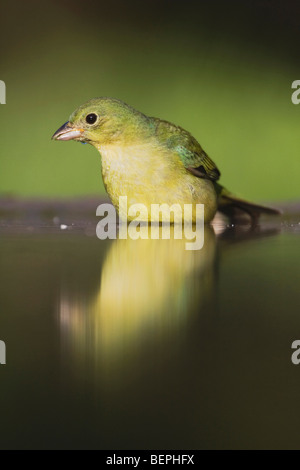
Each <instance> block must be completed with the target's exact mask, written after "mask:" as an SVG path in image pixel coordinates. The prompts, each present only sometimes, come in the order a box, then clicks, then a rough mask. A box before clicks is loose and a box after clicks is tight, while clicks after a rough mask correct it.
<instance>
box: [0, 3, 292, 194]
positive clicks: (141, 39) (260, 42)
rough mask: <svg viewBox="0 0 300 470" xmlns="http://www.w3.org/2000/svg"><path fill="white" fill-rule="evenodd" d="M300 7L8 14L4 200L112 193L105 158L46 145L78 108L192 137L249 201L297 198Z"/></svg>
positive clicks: (71, 146)
mask: <svg viewBox="0 0 300 470" xmlns="http://www.w3.org/2000/svg"><path fill="white" fill-rule="evenodd" d="M299 17H300V3H299V2H297V1H291V0H285V1H283V0H282V1H276V0H275V1H267V0H259V1H258V0H257V1H244V2H240V1H232V0H229V1H226V2H225V1H223V0H222V1H220V0H218V1H216V0H211V1H197V2H194V1H189V0H185V1H167V0H160V1H158V0H151V1H150V0H144V1H120V0H119V1H117V0H114V1H110V2H103V1H101V0H99V1H95V0H90V1H88V2H82V1H80V2H79V1H77V0H72V1H70V0H62V1H55V0H45V1H43V2H38V1H33V0H28V1H27V2H23V1H20V0H19V1H14V2H8V1H6V2H2V3H1V6H0V39H1V58H0V59H1V63H0V79H1V80H4V81H5V83H6V86H7V104H6V105H1V106H0V124H1V143H0V165H1V169H0V196H1V195H19V196H46V197H70V196H75V195H76V196H79V195H95V194H99V195H100V194H102V193H104V188H103V184H102V179H101V162H100V157H99V154H98V153H97V151H96V150H95V149H94V148H92V147H90V146H88V145H86V146H83V145H80V144H78V143H75V142H71V143H70V142H69V143H63V142H62V143H60V142H53V141H51V140H50V138H51V135H52V134H53V132H54V131H55V130H56V129H57V128H58V127H59V126H60V125H62V124H63V123H64V122H65V121H67V119H68V117H69V115H70V114H71V112H72V111H73V110H74V109H75V108H76V107H77V106H78V105H80V104H82V102H84V101H86V100H88V99H90V98H92V97H95V96H111V97H116V98H119V99H122V100H124V101H126V102H128V103H129V104H131V105H132V106H134V107H135V108H137V109H139V110H140V111H142V112H144V113H146V114H148V115H154V116H158V117H161V118H164V119H167V120H170V121H172V122H175V123H176V124H179V125H181V126H182V127H184V128H186V129H188V130H189V131H190V132H191V133H192V134H194V136H195V137H196V138H197V139H198V140H199V141H200V143H201V144H202V146H203V147H204V148H205V150H206V151H207V152H208V153H209V155H210V156H211V157H212V158H213V159H214V160H215V161H216V163H217V164H218V166H219V168H220V170H221V172H222V180H221V181H222V183H223V184H224V185H226V186H227V187H228V188H230V189H231V190H232V191H233V192H236V193H237V194H240V195H243V196H245V197H247V198H252V199H253V200H257V201H259V200H273V201H278V200H292V199H296V198H298V196H299V189H298V184H299V183H298V174H299V170H300V159H299V150H300V132H299V121H300V119H299V118H300V106H299V107H298V106H295V105H293V104H292V102H291V94H292V90H291V83H292V82H293V81H294V80H296V79H300V70H299V54H298V49H299Z"/></svg>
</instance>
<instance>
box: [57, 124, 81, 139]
mask: <svg viewBox="0 0 300 470" xmlns="http://www.w3.org/2000/svg"><path fill="white" fill-rule="evenodd" d="M83 132H84V129H78V128H77V127H73V126H72V125H71V124H70V123H69V121H68V122H66V123H65V124H64V125H63V126H61V127H60V128H59V129H58V130H57V131H56V132H55V134H53V136H52V139H53V140H72V139H78V138H79V137H81V136H82V134H83Z"/></svg>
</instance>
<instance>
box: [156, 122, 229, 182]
mask: <svg viewBox="0 0 300 470" xmlns="http://www.w3.org/2000/svg"><path fill="white" fill-rule="evenodd" d="M151 120H152V124H153V125H154V127H155V134H156V137H157V139H158V141H159V142H160V143H162V144H163V145H165V146H166V147H168V148H169V149H171V150H173V151H175V152H176V153H177V154H178V156H179V157H180V159H181V161H182V163H183V164H184V166H185V168H186V169H187V170H188V171H190V172H191V173H192V174H193V175H195V176H198V177H199V178H206V179H210V180H212V181H217V180H218V179H219V178H220V176H221V173H220V171H219V170H218V168H217V166H216V164H215V163H214V162H213V161H212V160H211V158H210V157H209V156H208V155H207V153H206V152H205V151H204V150H203V149H202V147H201V145H200V144H199V143H198V142H197V140H196V139H195V138H194V137H193V136H192V135H191V134H190V133H189V132H188V131H186V130H184V129H182V128H181V127H179V126H175V124H171V123H170V122H168V121H163V120H161V119H157V118H151Z"/></svg>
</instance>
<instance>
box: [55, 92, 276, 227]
mask: <svg viewBox="0 0 300 470" xmlns="http://www.w3.org/2000/svg"><path fill="white" fill-rule="evenodd" d="M52 139H53V140H56V141H68V140H74V141H79V142H82V143H88V144H91V145H93V146H94V147H95V148H96V149H97V150H98V151H99V153H100V155H101V167H102V178H103V183H104V186H105V189H106V191H107V193H108V196H109V197H110V199H111V201H112V203H113V205H114V206H115V207H116V210H117V211H118V213H119V216H120V217H122V218H125V219H127V220H133V218H134V216H133V215H130V213H129V211H128V212H127V209H126V213H123V211H124V208H123V206H122V207H121V205H120V197H122V196H123V197H124V196H126V197H127V200H128V205H133V204H143V205H144V206H145V207H146V208H147V211H146V215H145V219H146V220H145V222H148V223H149V222H152V221H155V222H164V221H165V220H166V219H167V217H169V221H171V222H174V220H177V219H176V210H184V207H185V205H186V204H192V205H193V207H194V206H195V205H197V204H203V205H204V222H205V223H209V222H211V221H212V220H213V218H214V216H215V214H216V212H217V211H220V212H222V213H224V214H225V215H227V216H229V217H230V218H231V219H232V218H234V217H236V214H238V213H240V212H244V213H246V214H248V215H249V216H250V220H251V223H252V224H256V223H257V220H258V218H259V216H260V215H261V214H263V213H266V214H271V215H274V214H278V213H279V211H277V210H276V209H273V208H269V207H265V206H262V205H258V204H255V203H252V202H248V201H246V200H243V199H240V198H239V197H236V196H235V195H234V194H232V193H231V192H230V191H228V190H227V189H226V188H225V187H223V186H222V185H220V184H219V182H218V181H219V179H220V176H221V173H220V171H219V169H218V168H217V166H216V164H215V163H214V161H213V160H212V159H211V158H210V157H209V156H208V154H207V153H206V152H205V150H204V149H203V148H202V147H201V145H200V144H199V142H198V141H197V140H196V139H195V137H193V136H192V135H191V134H190V133H189V132H188V131H187V130H185V129H183V128H182V127H180V126H178V125H175V124H172V123H171V122H168V121H166V120H163V119H159V118H156V117H149V116H147V115H146V114H143V113H141V112H139V111H137V110H136V109H134V108H133V107H131V106H130V105H128V104H126V103H124V102H123V101H121V100H119V99H116V98H109V97H100V98H93V99H91V100H89V101H87V102H86V103H84V104H82V105H81V106H79V108H77V109H76V110H75V111H74V112H73V113H72V114H71V116H70V118H69V121H67V122H66V123H65V124H63V125H62V126H61V127H60V128H59V129H58V130H57V131H56V132H55V133H54V135H53V136H52ZM152 204H159V205H164V207H173V208H174V214H173V215H171V218H170V211H169V212H168V211H164V210H161V212H159V213H157V212H156V215H155V217H156V220H153V217H154V216H153V215H152V218H151V205H152ZM178 208H179V209H178ZM190 217H191V219H192V220H191V222H192V223H195V222H196V217H197V212H196V211H195V210H193V211H192V212H191V215H190Z"/></svg>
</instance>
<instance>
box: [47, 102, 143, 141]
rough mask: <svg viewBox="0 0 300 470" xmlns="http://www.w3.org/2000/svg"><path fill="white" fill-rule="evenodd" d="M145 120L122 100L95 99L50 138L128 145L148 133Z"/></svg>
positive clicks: (77, 111) (72, 116)
mask: <svg viewBox="0 0 300 470" xmlns="http://www.w3.org/2000/svg"><path fill="white" fill-rule="evenodd" d="M147 119H148V118H147V117H146V116H144V115H143V114H142V113H139V112H138V111H136V110H135V109H133V108H131V107H130V106H129V105H127V104H125V103H123V102H122V101H119V100H116V99H112V98H94V99H92V100H90V101H88V102H87V103H84V104H83V105H82V106H80V107H79V108H78V109H76V111H74V113H73V114H72V115H71V116H70V119H69V121H68V122H66V123H65V124H64V125H63V126H61V127H60V128H59V129H58V130H57V131H56V132H55V134H54V135H53V136H52V139H54V140H77V141H80V142H84V143H89V144H92V145H94V146H96V147H101V145H109V144H115V143H123V144H128V143H130V142H132V141H133V140H134V139H136V138H137V137H138V136H143V135H144V134H145V133H147V128H148V126H147Z"/></svg>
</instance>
